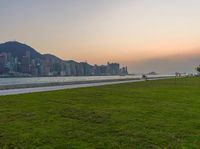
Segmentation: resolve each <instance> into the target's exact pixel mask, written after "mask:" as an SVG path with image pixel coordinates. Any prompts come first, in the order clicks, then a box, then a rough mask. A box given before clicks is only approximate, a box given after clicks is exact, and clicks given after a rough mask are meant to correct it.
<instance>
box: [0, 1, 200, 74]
mask: <svg viewBox="0 0 200 149" xmlns="http://www.w3.org/2000/svg"><path fill="white" fill-rule="evenodd" d="M199 5H200V1H198V0H191V1H187V0H168V1H160V0H151V1H148V0H101V1H99V0H84V1H82V0H57V1H54V0H20V1H12V0H1V5H0V19H1V26H0V31H1V35H0V42H1V43H3V42H6V41H11V40H17V41H19V42H22V43H25V44H28V45H30V46H31V47H33V48H35V49H37V50H39V52H41V53H52V54H55V55H57V56H58V57H61V58H62V59H73V60H76V61H87V62H88V63H92V64H101V63H105V62H107V61H111V62H119V63H121V64H122V65H123V66H126V65H127V66H128V68H129V71H130V72H132V73H137V72H149V71H156V72H159V73H167V72H168V73H172V72H175V71H185V72H193V71H194V67H195V66H196V65H198V64H200V56H198V55H199V54H200V42H199V39H200V28H199V26H200V19H199V16H200V9H199Z"/></svg>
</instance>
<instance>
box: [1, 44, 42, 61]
mask: <svg viewBox="0 0 200 149" xmlns="http://www.w3.org/2000/svg"><path fill="white" fill-rule="evenodd" d="M26 51H30V53H31V58H36V57H38V58H42V55H41V54H40V53H38V52H37V51H36V50H35V49H33V48H32V47H30V46H28V45H26V44H23V43H20V42H18V41H8V42H5V43H2V44H0V53H3V52H5V53H11V54H12V55H13V56H14V57H18V58H21V57H22V56H24V55H25V53H26Z"/></svg>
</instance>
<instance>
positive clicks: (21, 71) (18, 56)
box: [0, 41, 128, 77]
mask: <svg viewBox="0 0 200 149" xmlns="http://www.w3.org/2000/svg"><path fill="white" fill-rule="evenodd" d="M109 75H115V76H116V75H128V69H127V67H121V66H120V64H119V63H110V62H107V64H106V65H104V64H101V65H96V64H95V65H91V64H89V63H87V62H76V61H74V60H63V59H60V58H59V57H57V56H55V55H52V54H41V53H39V52H38V51H37V50H35V49H34V48H32V47H30V46H28V45H26V44H22V43H20V42H16V41H9V42H6V43H2V44H0V76H2V77H10V76H13V77H28V76H29V77H40V76H44V77H47V76H109Z"/></svg>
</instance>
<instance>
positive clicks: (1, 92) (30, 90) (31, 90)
mask: <svg viewBox="0 0 200 149" xmlns="http://www.w3.org/2000/svg"><path fill="white" fill-rule="evenodd" d="M140 81H144V80H129V81H114V82H99V83H86V84H71V85H63V86H48V87H34V88H20V89H8V90H0V96H4V95H17V94H25V93H34V92H45V91H55V90H62V89H72V88H81V87H92V86H102V85H109V84H120V83H128V82H140Z"/></svg>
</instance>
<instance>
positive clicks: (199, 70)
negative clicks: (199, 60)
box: [196, 65, 200, 73]
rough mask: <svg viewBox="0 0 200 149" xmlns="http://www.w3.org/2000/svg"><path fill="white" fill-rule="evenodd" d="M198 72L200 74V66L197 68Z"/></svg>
mask: <svg viewBox="0 0 200 149" xmlns="http://www.w3.org/2000/svg"><path fill="white" fill-rule="evenodd" d="M196 70H197V71H198V72H199V73H200V65H199V66H198V67H197V68H196Z"/></svg>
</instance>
